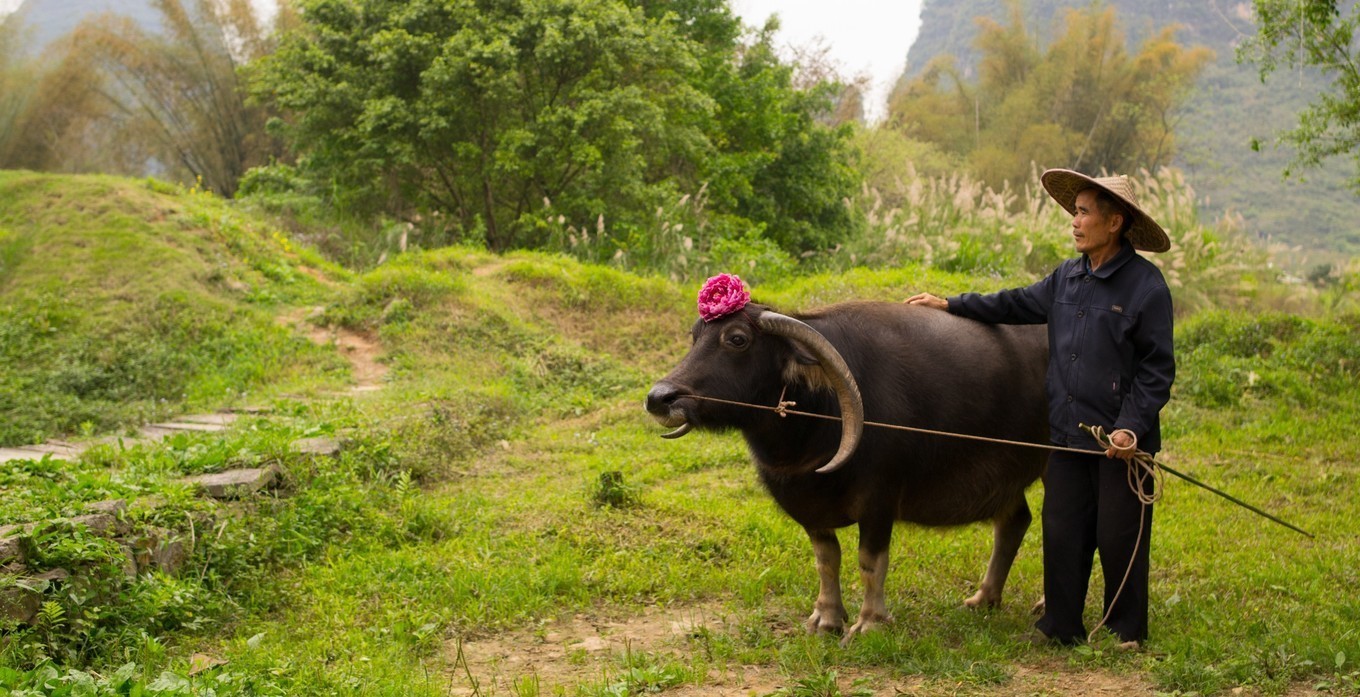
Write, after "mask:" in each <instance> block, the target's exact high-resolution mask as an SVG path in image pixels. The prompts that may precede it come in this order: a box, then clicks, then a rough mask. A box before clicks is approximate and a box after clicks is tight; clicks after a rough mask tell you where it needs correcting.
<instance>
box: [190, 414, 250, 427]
mask: <svg viewBox="0 0 1360 697" xmlns="http://www.w3.org/2000/svg"><path fill="white" fill-rule="evenodd" d="M237 418H238V417H237V416H236V415H235V414H226V413H215V414H188V415H186V416H181V417H179V418H177V419H175V422H176V423H189V424H207V425H209V426H230V425H231V424H232V422H234V421H236V419H237Z"/></svg>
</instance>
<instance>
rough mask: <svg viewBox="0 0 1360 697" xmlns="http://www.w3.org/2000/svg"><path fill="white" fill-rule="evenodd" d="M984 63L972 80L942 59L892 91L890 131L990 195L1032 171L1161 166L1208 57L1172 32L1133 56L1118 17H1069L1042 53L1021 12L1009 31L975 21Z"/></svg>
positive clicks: (1014, 8) (1088, 13) (1085, 13)
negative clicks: (941, 158) (956, 167)
mask: <svg viewBox="0 0 1360 697" xmlns="http://www.w3.org/2000/svg"><path fill="white" fill-rule="evenodd" d="M978 24H979V26H980V31H979V33H978V37H977V47H978V49H979V51H980V52H981V54H982V57H981V61H980V63H979V68H978V73H979V75H978V78H977V80H976V81H974V82H970V81H968V80H967V79H965V77H964V76H962V75H960V74H959V72H958V71H957V70H956V69H954V67H953V62H952V60H950V59H949V58H948V57H947V56H946V57H941V58H938V59H936V60H935V61H932V63H931V64H930V65H929V66H927V68H926V69H925V70H924V71H923V72H922V73H921V74H920V75H919V76H918V77H917V78H916V79H914V80H912V81H911V82H909V83H907V84H906V85H904V86H902V87H900V88H899V89H897V90H896V91H895V92H894V95H893V98H892V100H891V103H890V104H889V120H888V127H890V128H896V129H901V130H903V131H904V132H905V133H906V135H908V136H909V137H911V138H913V139H916V140H921V141H925V142H928V143H932V144H934V145H936V146H937V147H939V148H940V149H941V150H943V151H944V152H946V153H952V154H955V155H957V156H958V157H960V158H961V159H963V160H964V161H965V162H966V163H967V164H968V166H969V168H970V169H972V170H973V171H974V172H975V173H976V174H978V175H979V176H980V177H982V178H983V179H985V180H986V181H987V182H988V183H989V184H991V185H992V186H994V187H1000V186H1001V184H1002V183H1003V182H1005V181H1011V182H1019V181H1022V180H1024V179H1025V178H1027V177H1028V176H1029V172H1030V167H1031V163H1032V162H1041V163H1044V164H1047V165H1052V166H1065V167H1072V168H1074V169H1081V170H1086V171H1100V170H1108V171H1131V170H1136V169H1139V168H1148V169H1155V168H1156V167H1157V166H1160V165H1163V164H1165V163H1167V162H1168V161H1169V160H1170V158H1171V156H1172V154H1173V152H1174V141H1173V133H1174V125H1175V110H1176V108H1177V106H1178V105H1179V104H1180V102H1181V100H1182V99H1183V98H1184V96H1185V95H1186V92H1187V90H1188V89H1189V88H1190V86H1191V85H1192V84H1193V80H1194V78H1195V76H1196V75H1197V74H1198V72H1199V70H1200V69H1201V68H1202V67H1203V66H1204V64H1205V63H1207V61H1208V60H1209V58H1210V56H1211V55H1212V54H1211V53H1210V52H1209V51H1208V50H1207V49H1204V48H1194V49H1185V48H1183V47H1181V46H1180V45H1179V44H1177V43H1176V42H1175V40H1174V35H1175V29H1174V28H1170V27H1169V28H1166V29H1163V30H1162V31H1161V32H1159V33H1157V34H1155V35H1154V36H1152V37H1151V38H1149V39H1147V40H1146V41H1144V43H1143V44H1142V45H1141V46H1140V48H1139V51H1138V53H1137V54H1136V55H1133V56H1130V55H1129V54H1128V53H1127V52H1126V51H1125V48H1124V38H1123V33H1122V31H1121V30H1120V29H1119V26H1118V23H1117V22H1116V19H1115V14H1114V9H1113V8H1107V9H1105V10H1103V11H1100V10H1095V9H1091V10H1071V11H1069V12H1068V14H1067V18H1066V21H1065V23H1064V27H1063V31H1062V33H1061V34H1060V35H1059V36H1058V37H1056V38H1055V39H1054V40H1053V42H1052V43H1051V44H1049V46H1048V47H1047V48H1044V49H1042V50H1041V49H1040V47H1039V44H1038V40H1037V38H1036V37H1034V36H1033V35H1032V34H1030V33H1029V32H1028V30H1027V29H1026V27H1025V25H1024V20H1023V15H1022V13H1021V11H1020V7H1019V5H1018V4H1012V5H1011V17H1010V23H1009V25H1002V24H1000V23H998V22H996V21H993V20H991V19H988V18H981V19H979V20H978Z"/></svg>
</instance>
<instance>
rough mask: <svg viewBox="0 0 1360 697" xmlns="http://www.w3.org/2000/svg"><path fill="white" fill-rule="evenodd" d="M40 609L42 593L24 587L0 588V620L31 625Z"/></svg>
mask: <svg viewBox="0 0 1360 697" xmlns="http://www.w3.org/2000/svg"><path fill="white" fill-rule="evenodd" d="M40 609H42V593H39V592H37V591H35V590H32V589H30V588H26V587H24V586H0V620H7V619H8V620H14V621H16V622H18V623H20V624H31V623H32V622H33V618H34V617H37V616H38V610H40Z"/></svg>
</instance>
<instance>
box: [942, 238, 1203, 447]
mask: <svg viewBox="0 0 1360 697" xmlns="http://www.w3.org/2000/svg"><path fill="white" fill-rule="evenodd" d="M949 311H950V312H951V313H954V314H956V315H961V316H963V317H969V318H972V319H975V320H978V321H982V322H989V323H993V324H1043V323H1047V324H1048V380H1047V383H1046V388H1047V392H1048V423H1049V427H1050V429H1051V435H1052V440H1053V442H1054V443H1055V444H1058V445H1065V446H1068V447H1073V448H1096V443H1095V441H1094V440H1093V439H1092V438H1091V437H1090V436H1088V435H1087V434H1086V433H1085V432H1084V431H1082V430H1081V429H1080V428H1078V424H1081V423H1084V424H1087V425H1091V426H1097V425H1098V426H1102V427H1104V428H1105V430H1106V431H1107V432H1110V431H1113V430H1115V429H1120V428H1127V429H1129V430H1130V431H1133V433H1134V434H1135V435H1137V436H1138V447H1139V449H1140V450H1146V451H1147V452H1149V453H1156V452H1157V451H1158V450H1160V449H1161V447H1162V432H1161V422H1160V420H1159V418H1158V413H1159V412H1160V411H1161V409H1162V407H1163V406H1165V405H1166V403H1167V400H1169V399H1170V398H1171V383H1172V381H1173V380H1175V378H1176V358H1175V355H1174V353H1173V351H1172V343H1171V329H1172V316H1171V291H1170V290H1169V289H1168V288H1167V286H1166V281H1165V280H1164V279H1163V278H1162V272H1161V271H1159V270H1158V269H1157V267H1156V266H1154V265H1153V264H1152V262H1150V261H1148V260H1146V259H1144V258H1143V257H1141V256H1138V254H1136V253H1134V251H1133V247H1132V246H1131V245H1130V244H1129V243H1128V242H1127V241H1125V242H1124V243H1123V247H1122V248H1121V249H1120V250H1119V252H1118V253H1117V254H1116V255H1115V257H1114V258H1113V259H1111V260H1110V261H1108V262H1106V263H1105V264H1103V265H1102V266H1101V267H1100V268H1099V269H1096V270H1095V271H1091V265H1090V261H1089V260H1088V259H1087V257H1086V256H1085V255H1082V256H1081V257H1080V258H1078V259H1069V260H1068V261H1065V262H1063V263H1062V265H1061V266H1059V267H1058V268H1057V270H1056V271H1054V272H1053V273H1052V274H1050V275H1049V276H1048V278H1045V279H1044V280H1042V281H1039V282H1038V283H1035V284H1034V285H1032V286H1029V287H1028V288H1015V289H1012V290H1003V291H1001V292H998V293H992V294H990V295H980V294H978V293H964V294H962V295H957V296H953V297H951V298H949Z"/></svg>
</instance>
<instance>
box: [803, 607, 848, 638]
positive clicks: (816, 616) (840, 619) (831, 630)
mask: <svg viewBox="0 0 1360 697" xmlns="http://www.w3.org/2000/svg"><path fill="white" fill-rule="evenodd" d="M848 619H850V614H849V613H847V612H846V611H845V608H843V607H833V608H820V607H819V608H815V609H813V611H812V615H811V616H809V617H808V618H807V622H804V623H803V626H805V627H807V631H808V634H840V633H841V632H843V631H845V621H846V620H848Z"/></svg>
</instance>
